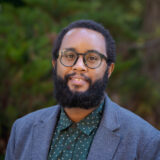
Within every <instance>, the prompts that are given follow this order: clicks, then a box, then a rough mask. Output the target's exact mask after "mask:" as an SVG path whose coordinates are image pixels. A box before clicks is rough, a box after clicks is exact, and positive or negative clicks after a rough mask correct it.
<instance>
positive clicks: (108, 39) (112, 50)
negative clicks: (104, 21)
mask: <svg viewBox="0 0 160 160" xmlns="http://www.w3.org/2000/svg"><path fill="white" fill-rule="evenodd" d="M74 28H87V29H91V30H94V31H97V32H99V33H101V34H102V35H103V36H104V38H105V43H106V53H107V56H108V64H109V65H110V64H111V63H115V59H116V46H115V41H114V39H113V38H112V36H111V34H110V33H109V31H108V30H107V29H105V28H104V27H103V26H102V25H101V24H99V23H97V22H95V21H93V20H78V21H74V22H73V23H71V24H69V25H68V26H67V27H65V28H64V29H63V30H62V31H61V32H60V33H59V35H58V37H57V38H56V40H55V43H54V47H53V51H52V56H53V60H56V59H57V58H58V54H59V48H60V46H61V43H62V40H63V37H64V36H65V34H66V33H67V32H68V31H70V30H71V29H74Z"/></svg>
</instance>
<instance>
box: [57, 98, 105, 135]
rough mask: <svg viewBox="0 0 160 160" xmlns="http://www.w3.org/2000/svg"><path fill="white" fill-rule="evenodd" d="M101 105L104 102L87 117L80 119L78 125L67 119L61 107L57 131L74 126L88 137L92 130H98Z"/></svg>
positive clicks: (101, 110)
mask: <svg viewBox="0 0 160 160" xmlns="http://www.w3.org/2000/svg"><path fill="white" fill-rule="evenodd" d="M103 105H104V101H103V102H102V103H101V104H100V106H99V107H98V108H97V109H95V110H94V111H93V112H91V113H90V114H89V115H88V116H86V117H85V118H84V119H82V120H81V121H80V122H78V123H74V122H73V121H72V120H70V119H69V118H68V116H67V115H66V113H65V111H64V109H63V107H61V113H60V119H59V122H58V130H59V131H62V130H64V129H67V128H68V127H70V126H71V125H73V124H76V126H77V128H78V129H80V130H81V131H82V132H83V133H85V134H87V135H90V134H91V132H92V131H93V130H94V129H97V128H98V124H99V122H100V120H101V117H102V113H103Z"/></svg>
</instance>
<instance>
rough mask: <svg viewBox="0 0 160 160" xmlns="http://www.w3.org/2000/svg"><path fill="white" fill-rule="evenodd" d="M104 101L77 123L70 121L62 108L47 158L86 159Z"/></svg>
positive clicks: (55, 159) (57, 159) (62, 159)
mask: <svg viewBox="0 0 160 160" xmlns="http://www.w3.org/2000/svg"><path fill="white" fill-rule="evenodd" d="M103 104H104V102H103V103H102V104H101V105H100V106H99V107H98V108H97V109H96V110H94V111H93V112H92V113H90V114H89V115H88V116H87V117H85V118H84V119H83V120H81V121H80V122H78V123H74V122H72V121H71V120H70V119H69V118H68V116H67V115H66V113H65V112H64V110H63V108H61V113H60V118H59V121H58V123H57V126H56V129H55V132H54V134H53V139H52V143H51V147H50V151H49V155H48V160H86V159H87V155H88V152H89V149H90V146H91V143H92V140H93V137H94V135H95V133H96V131H97V128H98V125H99V122H100V120H101V117H102V112H103Z"/></svg>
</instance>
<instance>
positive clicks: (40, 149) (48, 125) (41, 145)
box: [32, 106, 60, 160]
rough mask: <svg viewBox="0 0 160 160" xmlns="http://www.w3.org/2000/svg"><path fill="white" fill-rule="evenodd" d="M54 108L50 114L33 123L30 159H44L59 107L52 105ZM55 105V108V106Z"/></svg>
mask: <svg viewBox="0 0 160 160" xmlns="http://www.w3.org/2000/svg"><path fill="white" fill-rule="evenodd" d="M54 107H55V110H56V111H55V110H54V111H53V113H51V116H49V117H45V118H46V119H45V120H40V121H39V122H37V124H35V126H34V131H33V138H32V160H46V159H47V156H48V152H49V147H50V143H51V139H52V135H53V131H54V128H55V126H56V122H57V117H58V113H59V108H60V107H57V106H54ZM56 107H57V108H56Z"/></svg>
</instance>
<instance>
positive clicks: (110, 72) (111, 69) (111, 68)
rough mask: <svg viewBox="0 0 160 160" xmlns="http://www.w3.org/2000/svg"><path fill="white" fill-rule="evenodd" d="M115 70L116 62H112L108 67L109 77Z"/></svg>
mask: <svg viewBox="0 0 160 160" xmlns="http://www.w3.org/2000/svg"><path fill="white" fill-rule="evenodd" d="M113 70H114V63H111V64H110V66H109V67H108V78H109V77H110V76H111V74H112V72H113Z"/></svg>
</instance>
